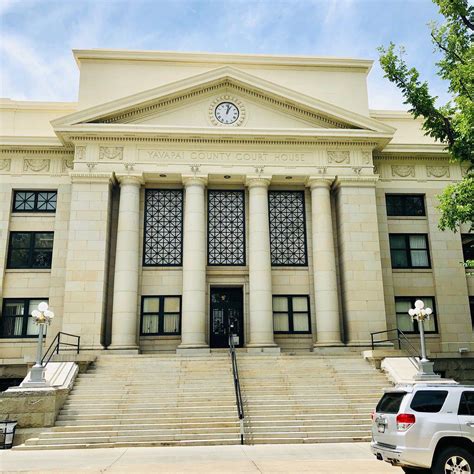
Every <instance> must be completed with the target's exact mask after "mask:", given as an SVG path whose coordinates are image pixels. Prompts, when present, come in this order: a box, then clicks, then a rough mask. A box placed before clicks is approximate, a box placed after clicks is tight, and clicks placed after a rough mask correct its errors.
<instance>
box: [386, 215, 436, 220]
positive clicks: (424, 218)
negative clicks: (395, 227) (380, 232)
mask: <svg viewBox="0 0 474 474" xmlns="http://www.w3.org/2000/svg"><path fill="white" fill-rule="evenodd" d="M387 220H389V221H426V220H428V218H427V216H387Z"/></svg>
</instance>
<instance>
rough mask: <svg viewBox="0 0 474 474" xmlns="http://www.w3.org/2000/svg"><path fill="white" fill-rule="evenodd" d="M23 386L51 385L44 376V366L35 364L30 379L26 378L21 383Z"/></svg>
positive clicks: (42, 386) (43, 386) (40, 386)
mask: <svg viewBox="0 0 474 474" xmlns="http://www.w3.org/2000/svg"><path fill="white" fill-rule="evenodd" d="M21 386H22V388H24V387H29V388H46V387H49V383H48V382H47V381H46V379H45V378H44V367H43V366H42V365H38V364H36V365H34V366H33V367H32V368H31V370H30V377H29V379H27V380H25V381H24V382H23V383H22V384H21Z"/></svg>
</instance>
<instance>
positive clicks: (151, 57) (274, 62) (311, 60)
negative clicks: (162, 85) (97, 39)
mask: <svg viewBox="0 0 474 474" xmlns="http://www.w3.org/2000/svg"><path fill="white" fill-rule="evenodd" d="M73 54H74V58H75V60H76V62H77V64H78V66H79V68H80V66H81V61H83V60H87V59H93V60H115V61H162V62H177V63H180V62H183V63H225V64H252V65H262V66H289V67H295V66H298V67H331V68H339V69H360V70H362V71H363V72H365V73H366V74H368V73H369V71H370V70H371V68H372V64H373V61H372V60H368V59H358V58H339V57H331V56H327V57H324V56H286V55H270V54H237V53H207V52H202V53H201V52H180V51H133V50H121V49H74V50H73Z"/></svg>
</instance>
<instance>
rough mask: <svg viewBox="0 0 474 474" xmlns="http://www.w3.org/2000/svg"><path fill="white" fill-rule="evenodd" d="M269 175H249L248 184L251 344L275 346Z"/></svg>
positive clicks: (262, 346)
mask: <svg viewBox="0 0 474 474" xmlns="http://www.w3.org/2000/svg"><path fill="white" fill-rule="evenodd" d="M269 184H270V180H269V179H267V178H261V177H256V178H248V179H247V186H248V188H249V291H250V295H249V303H250V343H249V344H248V345H247V346H248V347H261V348H264V347H276V344H275V342H274V339H273V311H272V267H271V258H270V229H269V222H268V185H269Z"/></svg>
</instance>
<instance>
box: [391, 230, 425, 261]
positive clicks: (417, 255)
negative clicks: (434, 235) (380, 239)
mask: <svg viewBox="0 0 474 474" xmlns="http://www.w3.org/2000/svg"><path fill="white" fill-rule="evenodd" d="M389 238H390V255H391V257H392V268H430V267H431V264H430V257H429V252H428V237H427V235H426V234H390V235H389Z"/></svg>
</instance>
